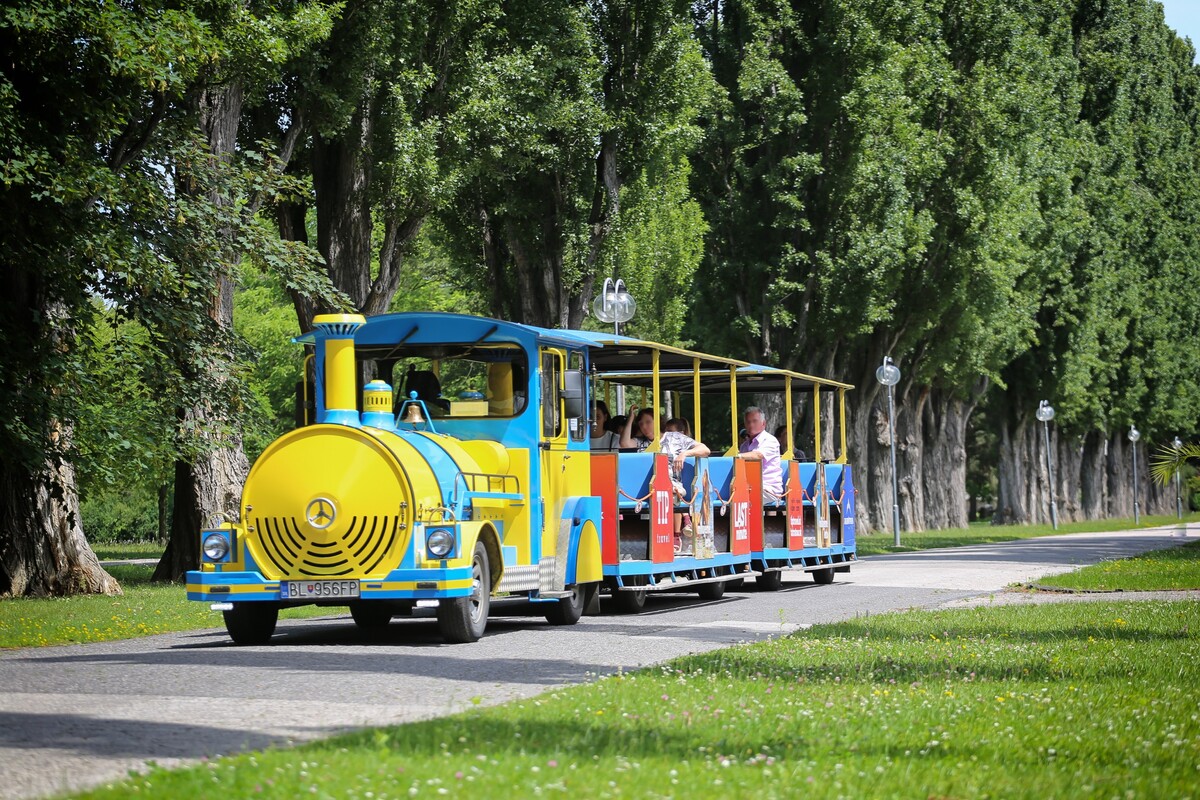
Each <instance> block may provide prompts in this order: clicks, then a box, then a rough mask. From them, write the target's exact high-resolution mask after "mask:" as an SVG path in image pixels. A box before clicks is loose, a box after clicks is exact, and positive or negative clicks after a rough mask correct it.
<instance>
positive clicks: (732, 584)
mask: <svg viewBox="0 0 1200 800" xmlns="http://www.w3.org/2000/svg"><path fill="white" fill-rule="evenodd" d="M745 585H746V579H745V578H734V579H733V580H731V581H726V582H725V588H726V589H728V590H729V591H731V592H740V591H741V590H742V587H744V586H745Z"/></svg>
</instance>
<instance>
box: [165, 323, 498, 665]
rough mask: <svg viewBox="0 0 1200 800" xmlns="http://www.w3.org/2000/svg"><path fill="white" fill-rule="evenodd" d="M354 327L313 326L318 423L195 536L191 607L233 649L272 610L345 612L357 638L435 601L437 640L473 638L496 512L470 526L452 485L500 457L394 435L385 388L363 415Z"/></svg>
mask: <svg viewBox="0 0 1200 800" xmlns="http://www.w3.org/2000/svg"><path fill="white" fill-rule="evenodd" d="M364 323H365V320H364V319H363V318H362V317H360V316H357V315H326V316H321V317H318V318H317V319H316V322H315V327H316V332H315V341H316V347H317V361H316V363H317V364H318V365H323V366H324V376H323V377H324V382H323V384H322V386H323V390H324V396H323V403H322V408H323V410H324V413H323V419H322V420H321V422H319V423H318V424H314V425H307V426H304V427H301V428H298V429H296V430H293V431H290V432H288V433H286V434H284V435H283V436H281V437H279V438H278V439H277V440H275V441H274V442H273V443H272V444H271V445H270V446H269V447H267V449H266V450H265V451H264V452H263V453H262V455H261V456H260V457H259V458H258V459H257V461H256V462H255V464H254V466H253V468H252V469H251V471H250V474H249V476H248V478H247V480H246V483H245V487H244V489H243V494H242V501H241V516H240V521H239V522H237V523H227V524H225V525H222V526H221V527H219V528H215V529H212V530H206V531H204V532H202V535H201V545H202V558H201V560H202V568H201V569H200V570H197V571H192V572H189V573H188V575H187V590H188V598H189V599H192V600H198V601H205V602H209V603H211V604H212V605H213V607H214V608H215V609H219V610H221V611H223V612H224V619H225V624H226V628H227V629H228V631H229V634H230V636H231V637H232V638H233V640H234V641H235V642H237V643H239V644H253V643H262V642H265V641H266V640H268V639H269V638H270V637H271V635H272V634H273V632H274V630H275V626H276V621H277V618H278V614H279V610H280V608H282V607H287V606H294V605H305V604H316V605H329V606H348V607H349V609H350V612H351V614H352V616H353V618H354V621H355V622H356V623H357V624H358V625H359V626H360V627H364V628H372V627H381V626H383V625H386V624H387V623H388V621H389V620H390V619H391V618H392V616H393V615H395V614H400V613H407V612H411V611H412V609H413V608H414V606H416V605H419V604H423V605H431V606H432V605H436V606H437V614H438V621H439V625H440V627H441V630H442V633H443V635H444V637H445V638H446V639H447V640H449V641H455V642H470V641H475V640H477V639H478V638H479V637H480V636H481V635H482V634H483V630H484V627H485V625H486V622H487V612H488V604H489V594H490V588H491V587H494V586H497V585H498V583H499V581H500V578H501V575H502V572H503V559H502V551H501V546H500V538H499V536H498V535H497V526H501V527H502V525H503V522H502V519H503V514H499V515H496V517H498V519H499V520H501V521H497V519H480V520H475V521H472V520H471V519H470V518H469V517H470V516H471V515H470V513H469V512H468V513H465V514H464V510H463V507H462V494H463V492H462V488H461V486H460V483H461V476H462V475H464V474H465V475H474V474H493V475H496V474H498V475H501V476H502V475H503V474H504V473H505V472H506V471H507V469H508V461H507V458H506V455H505V452H504V448H502V447H500V446H499V445H498V444H495V443H492V442H483V443H476V444H474V445H472V446H471V447H470V449H468V447H464V445H463V443H461V442H458V441H457V440H455V439H454V438H452V437H448V436H434V435H425V434H421V433H418V432H415V431H412V432H401V431H398V430H396V427H395V422H394V417H393V415H392V391H391V388H390V387H389V386H387V385H386V384H384V383H382V382H372V383H371V384H368V386H367V387H366V390H365V391H364V407H363V411H362V412H361V413H360V412H359V410H358V408H357V403H356V397H357V394H358V390H357V379H356V375H357V369H358V367H357V364H356V360H355V353H354V338H353V337H354V333H355V331H356V330H357V329H358V328H359V327H360V326H361V325H363V324H364ZM413 402H416V401H413ZM418 405H420V404H418ZM417 411H419V412H424V413H427V409H424V407H423V406H421V407H420V408H418V409H417ZM418 416H420V415H419V414H418ZM456 503H457V507H456V505H455V504H456ZM514 505H515V504H514ZM422 601H425V602H424V603H422Z"/></svg>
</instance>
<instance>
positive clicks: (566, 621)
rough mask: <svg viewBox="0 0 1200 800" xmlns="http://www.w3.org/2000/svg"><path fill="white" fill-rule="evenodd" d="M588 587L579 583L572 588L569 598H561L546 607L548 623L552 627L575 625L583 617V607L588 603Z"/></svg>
mask: <svg viewBox="0 0 1200 800" xmlns="http://www.w3.org/2000/svg"><path fill="white" fill-rule="evenodd" d="M587 588H588V587H587V586H580V585H579V584H578V583H577V584H575V585H574V586H572V587H571V594H570V596H568V597H563V598H560V599H559V600H558V601H557V602H555V603H553V604H550V605H548V606H547V607H546V621H547V622H549V623H550V624H551V625H574V624H575V623H576V622H579V618H580V617H582V616H583V607H584V605H586V601H587Z"/></svg>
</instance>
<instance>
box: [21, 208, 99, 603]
mask: <svg viewBox="0 0 1200 800" xmlns="http://www.w3.org/2000/svg"><path fill="white" fill-rule="evenodd" d="M14 206H15V207H18V208H19V207H21V203H20V201H18V202H16V203H6V204H5V207H9V208H11V207H14ZM20 225H21V221H20V220H12V227H13V228H14V229H15V230H16V231H19V230H20ZM4 269H5V275H6V277H7V278H8V283H7V284H6V286H5V287H4V288H5V291H4V292H0V341H3V342H4V347H5V348H6V349H7V351H8V352H7V353H6V356H7V359H6V374H5V376H4V381H3V384H4V385H3V389H2V390H0V396H3V397H4V398H5V399H6V400H7V401H8V402H6V404H5V409H4V410H5V413H6V414H9V415H15V416H16V417H17V419H18V420H19V421H20V422H21V423H22V425H24V426H26V427H27V430H28V431H29V432H30V433H33V434H37V435H43V436H45V437H46V441H45V442H44V451H43V455H41V456H35V455H34V454H32V453H29V452H28V450H29V448H30V445H29V443H28V442H25V441H22V440H21V439H20V438H18V437H14V436H11V432H12V431H13V430H16V429H17V428H18V426H16V425H13V426H11V428H10V427H8V426H5V427H3V428H0V441H2V442H3V444H4V456H3V458H0V596H14V597H21V596H37V597H41V596H48V595H67V594H78V593H93V594H120V593H121V587H120V585H119V584H118V583H117V581H116V580H114V579H113V577H112V576H111V575H109V574H108V573H107V572H105V571H104V569H103V568H102V567H101V566H100V562H99V561H98V560H97V559H96V555H95V553H93V552H92V548H91V547H90V546H89V545H88V543H87V540H86V539H85V538H84V535H83V528H82V525H81V522H80V516H79V496H78V490H77V487H76V482H75V468H74V466H73V465H72V464H71V462H70V461H68V460H66V455H65V454H66V453H68V452H69V450H70V448H69V444H70V440H71V433H72V426H71V424H70V423H69V422H62V421H57V420H55V419H53V418H52V417H50V413H51V412H49V411H48V409H49V408H50V407H51V405H52V402H51V401H52V399H53V398H54V397H56V396H57V394H56V393H58V392H61V391H64V388H63V386H62V384H61V383H60V381H61V380H62V379H65V378H68V377H69V376H64V375H58V376H52V375H49V374H47V369H46V367H45V364H44V362H43V361H42V356H45V355H46V354H47V353H57V354H61V353H64V352H67V351H69V349H70V348H71V346H72V344H73V342H74V338H75V336H74V331H73V330H71V329H70V327H69V325H68V324H67V323H66V321H65V320H66V318H67V316H68V314H67V312H66V311H65V310H64V309H63V308H62V306H61V305H60V303H59V302H58V301H57V300H55V299H53V298H51V297H50V296H49V295H50V294H51V291H52V290H51V289H50V287H49V286H48V283H49V279H48V278H47V276H46V274H45V273H44V272H43V271H42V269H41V266H40V265H34V264H27V263H16V264H13V263H11V262H10V263H6V264H5V265H4ZM39 354H40V355H39ZM23 448H24V452H23ZM22 456H25V457H22Z"/></svg>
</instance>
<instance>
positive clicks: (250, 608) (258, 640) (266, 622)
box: [224, 603, 279, 644]
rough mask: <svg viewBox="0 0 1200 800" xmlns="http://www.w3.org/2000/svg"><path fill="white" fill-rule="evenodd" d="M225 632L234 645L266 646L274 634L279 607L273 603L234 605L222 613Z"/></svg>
mask: <svg viewBox="0 0 1200 800" xmlns="http://www.w3.org/2000/svg"><path fill="white" fill-rule="evenodd" d="M224 614H225V630H227V631H229V638H230V639H233V641H234V643H235V644H266V643H267V642H268V641H270V639H271V635H272V634H273V633H275V623H276V622H278V621H279V606H277V605H275V604H274V603H234V606H233V608H231V609H230V610H229V611H226V612H224Z"/></svg>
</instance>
